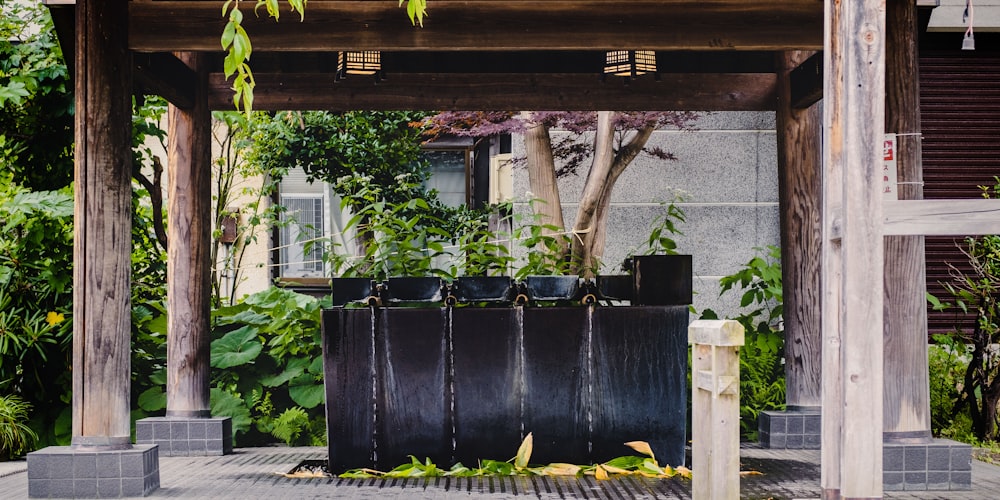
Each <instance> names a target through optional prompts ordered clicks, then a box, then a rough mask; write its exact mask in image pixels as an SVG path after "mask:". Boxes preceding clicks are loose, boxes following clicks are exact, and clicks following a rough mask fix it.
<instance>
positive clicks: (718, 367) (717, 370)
mask: <svg viewBox="0 0 1000 500" xmlns="http://www.w3.org/2000/svg"><path fill="white" fill-rule="evenodd" d="M743 334H744V332H743V326H742V325H740V324H739V323H737V322H735V321H731V320H697V321H695V322H693V323H691V326H689V327H688V343H689V344H692V350H693V352H692V355H691V360H692V365H691V380H692V384H691V386H692V387H691V412H692V414H693V415H697V416H698V417H697V418H695V419H694V421H693V422H692V424H691V468H692V470H693V473H692V484H691V493H692V497H693V498H694V499H696V500H708V499H711V500H736V499H738V498H739V497H740V354H739V352H740V347H739V346H741V345H743Z"/></svg>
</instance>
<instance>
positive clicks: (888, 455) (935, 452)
mask: <svg viewBox="0 0 1000 500" xmlns="http://www.w3.org/2000/svg"><path fill="white" fill-rule="evenodd" d="M882 483H883V487H884V489H885V491H901V490H937V491H948V490H951V491H954V490H971V489H972V446H971V445H968V444H965V443H958V442H955V441H950V440H947V439H933V440H928V441H927V442H924V443H916V444H913V443H885V444H884V445H883V446H882Z"/></svg>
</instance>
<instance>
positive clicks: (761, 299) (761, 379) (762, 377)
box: [702, 246, 785, 440]
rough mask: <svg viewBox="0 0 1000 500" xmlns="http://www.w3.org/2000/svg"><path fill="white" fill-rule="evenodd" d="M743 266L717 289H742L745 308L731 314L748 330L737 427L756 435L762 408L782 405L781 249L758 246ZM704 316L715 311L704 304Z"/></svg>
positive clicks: (746, 434)
mask: <svg viewBox="0 0 1000 500" xmlns="http://www.w3.org/2000/svg"><path fill="white" fill-rule="evenodd" d="M756 250H757V252H758V253H763V255H757V256H755V257H753V258H752V259H750V261H749V262H747V263H746V264H745V265H744V266H743V268H742V269H740V270H739V271H737V272H736V273H734V274H732V275H729V276H725V277H723V278H722V279H721V280H720V284H721V287H722V288H721V291H720V295H722V294H725V293H726V292H728V291H730V290H734V291H735V290H740V291H742V292H743V294H742V295H741V297H740V307H741V308H743V310H744V312H743V313H741V314H740V315H739V316H737V317H736V318H732V319H735V320H736V321H738V322H739V323H740V324H741V325H743V328H744V329H745V330H746V343H745V345H744V346H743V347H742V348H740V428H741V430H742V434H743V436H744V437H745V438H747V439H750V440H756V439H757V418H758V416H759V415H760V412H762V411H766V410H783V409H784V408H785V367H784V363H783V359H782V356H783V351H784V341H785V340H784V332H783V330H782V325H781V314H782V283H781V263H780V259H781V249H779V248H778V247H775V246H768V247H767V248H766V252H765V251H763V250H764V249H760V248H758V249H756ZM702 317H703V318H705V319H715V318H716V314H715V312H713V311H711V310H706V311H705V312H704V313H703V315H702Z"/></svg>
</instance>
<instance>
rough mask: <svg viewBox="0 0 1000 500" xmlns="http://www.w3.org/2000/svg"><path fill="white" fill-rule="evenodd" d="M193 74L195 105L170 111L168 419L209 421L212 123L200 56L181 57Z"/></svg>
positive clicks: (168, 152)
mask: <svg viewBox="0 0 1000 500" xmlns="http://www.w3.org/2000/svg"><path fill="white" fill-rule="evenodd" d="M177 57H178V58H179V59H181V60H182V61H184V62H185V63H186V64H187V65H188V66H189V67H191V68H192V69H194V70H195V71H196V72H197V75H198V76H197V89H196V92H195V105H194V107H193V108H191V109H180V108H178V107H176V106H174V105H170V106H169V108H168V114H167V120H168V129H167V140H168V151H167V162H168V165H169V166H168V170H169V181H168V183H169V187H168V195H167V198H168V205H167V214H168V220H167V412H166V416H168V417H195V418H197V417H210V416H211V412H210V406H209V370H210V366H209V363H210V361H211V360H210V343H211V335H210V322H209V314H210V312H211V297H212V288H211V257H210V248H211V236H212V191H211V182H212V168H211V162H212V148H211V140H212V129H211V127H212V122H211V120H212V116H211V113H210V111H209V109H208V101H207V82H208V72H207V67H206V64H205V62H206V61H205V57H204V56H203V55H201V54H198V53H193V52H184V53H178V54H177Z"/></svg>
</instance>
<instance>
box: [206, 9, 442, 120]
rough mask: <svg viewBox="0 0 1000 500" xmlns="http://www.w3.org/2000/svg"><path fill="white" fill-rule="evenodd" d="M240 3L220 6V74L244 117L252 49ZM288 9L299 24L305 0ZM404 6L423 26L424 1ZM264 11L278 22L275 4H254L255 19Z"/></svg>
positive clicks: (251, 81)
mask: <svg viewBox="0 0 1000 500" xmlns="http://www.w3.org/2000/svg"><path fill="white" fill-rule="evenodd" d="M241 1H252V0H226V2H225V3H224V4H222V17H224V18H228V21H226V27H225V28H224V29H223V31H222V40H221V42H222V50H225V51H226V59H225V62H224V65H223V67H224V71H225V74H226V78H227V79H228V78H233V87H232V88H233V105H234V106H235V107H236V109H237V110H239V109H240V107H241V106H242V108H243V111H245V112H246V113H247V114H248V115H249V113H250V111H251V110H252V109H253V89H254V86H255V85H256V82H255V81H254V78H253V71H252V70H251V69H250V55H251V53H253V45H252V44H251V43H250V36H249V35H248V34H247V32H246V30H245V29H243V11H241V10H240V2H241ZM285 1H286V2H288V5H289V7H291V10H292V12H293V13H294V12H297V13H298V14H299V20H300V21H302V20H304V19H305V14H306V2H307V0H285ZM404 3H405V4H406V15H407V16H409V18H410V22H411V23H413V25H414V26H416V25H420V26H421V27H423V25H424V16H426V15H427V0H399V6H400V7H402V6H403V4H404ZM262 6H263V7H264V8H265V9H266V10H267V14H268V15H269V16H270V17H272V18H274V20H275V21H277V20H278V18H279V16H280V15H281V9H280V8H279V7H280V6H279V0H256V4H255V5H254V8H253V11H254V15H257V14H258V12H259V11H260V8H261V7H262Z"/></svg>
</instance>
